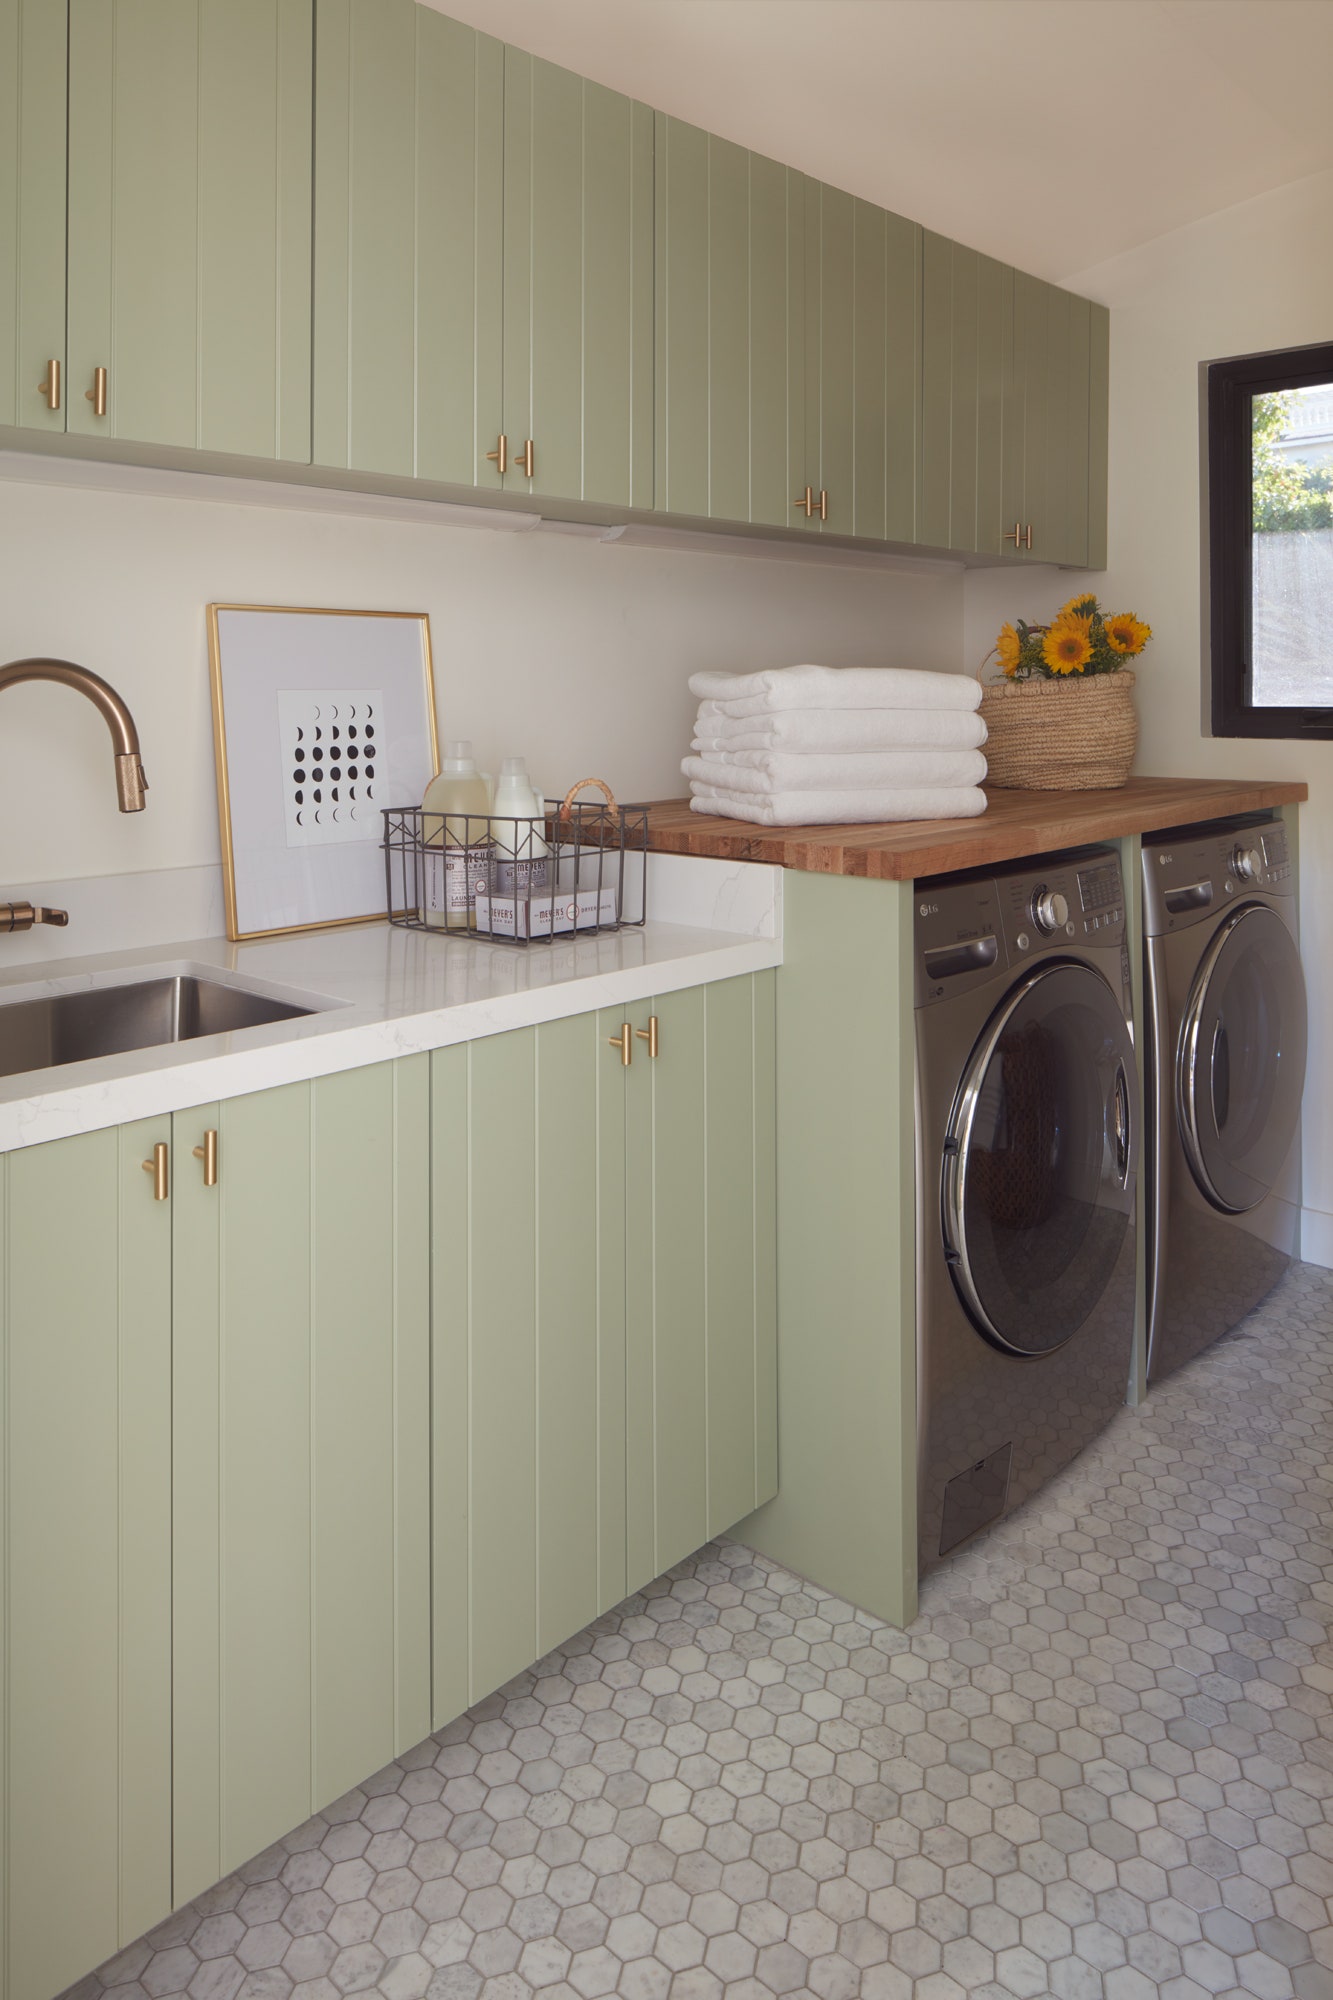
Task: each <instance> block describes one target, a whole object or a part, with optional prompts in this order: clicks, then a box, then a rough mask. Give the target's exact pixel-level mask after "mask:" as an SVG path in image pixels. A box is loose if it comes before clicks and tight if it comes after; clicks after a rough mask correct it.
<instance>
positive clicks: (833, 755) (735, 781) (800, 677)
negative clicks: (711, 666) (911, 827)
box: [681, 667, 986, 826]
mask: <svg viewBox="0 0 1333 2000" xmlns="http://www.w3.org/2000/svg"><path fill="white" fill-rule="evenodd" d="M690 691H691V693H693V694H697V695H699V696H700V697H701V699H700V702H699V714H698V718H697V720H696V722H695V725H694V744H693V749H694V755H693V756H692V757H687V758H686V759H685V761H684V763H683V764H682V765H681V769H682V770H683V771H684V773H685V776H686V777H687V778H688V779H689V781H690V791H691V793H692V794H693V796H692V798H691V800H690V804H691V807H692V809H693V811H695V812H698V813H720V814H722V815H723V816H724V817H725V818H727V819H746V820H753V821H755V822H756V823H757V824H758V825H760V826H811V825H816V824H823V825H830V824H831V825H842V824H847V823H849V822H851V821H866V820H898V819H972V818H975V816H976V815H977V814H978V813H983V812H985V810H986V795H985V793H984V792H983V791H981V789H980V786H981V781H982V779H983V778H984V777H985V775H986V759H985V758H984V757H983V756H982V754H981V745H982V744H983V743H984V742H985V740H986V725H985V723H984V722H983V721H982V719H981V717H980V716H979V715H978V714H977V712H976V711H977V709H978V707H979V705H980V702H981V688H980V686H979V685H978V683H977V682H976V681H974V680H971V679H969V678H968V676H966V675H965V674H948V673H921V672H918V671H915V670H912V669H908V668H900V667H774V668H770V669H769V670H767V671H766V672H764V673H758V674H694V675H693V676H692V677H691V680H690Z"/></svg>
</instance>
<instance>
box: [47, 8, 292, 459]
mask: <svg viewBox="0 0 1333 2000" xmlns="http://www.w3.org/2000/svg"><path fill="white" fill-rule="evenodd" d="M311 4H312V0H70V7H69V219H68V356H67V359H68V366H67V369H66V386H65V405H66V428H67V430H68V431H70V432H71V433H76V434H77V435H79V436H81V437H87V438H117V439H129V440H133V441H135V442H137V443H141V444H150V445H182V446H192V447H197V448H199V449H201V450H205V451H213V452H227V453H242V454H246V455H248V456H251V457H256V458H269V459H275V458H276V459H291V460H293V461H295V462H297V463H305V462H308V460H309V457H310V212H311V210H310V202H311V195H310V174H311V130H310V105H311V91H310V71H311V60H312V41H311V35H312V23H311ZM25 11H28V10H27V9H26V8H25ZM52 11H54V10H52ZM90 397H91V398H92V400H89V399H90ZM103 404H104V407H103Z"/></svg>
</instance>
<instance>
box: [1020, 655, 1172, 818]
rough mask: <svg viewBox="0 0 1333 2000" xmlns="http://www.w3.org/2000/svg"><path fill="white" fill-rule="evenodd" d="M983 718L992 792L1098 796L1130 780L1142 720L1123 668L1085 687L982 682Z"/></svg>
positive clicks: (1083, 684)
mask: <svg viewBox="0 0 1333 2000" xmlns="http://www.w3.org/2000/svg"><path fill="white" fill-rule="evenodd" d="M981 715H982V720H983V721H984V722H985V724H986V728H987V731H988V732H989V734H988V737H987V741H986V761H987V764H988V765H989V770H990V775H989V783H991V784H992V785H1001V786H1006V787H1008V788H1009V789H1011V790H1014V791H1024V792H1102V791H1114V790H1115V789H1116V788H1117V787H1118V786H1120V785H1123V784H1124V783H1125V782H1126V781H1127V779H1128V777H1129V767H1130V765H1131V764H1132V763H1133V762H1134V749H1135V745H1136V744H1137V742H1138V739H1139V719H1138V716H1137V714H1136V713H1135V710H1134V675H1133V672H1132V670H1131V669H1130V668H1128V667H1122V668H1121V670H1120V672H1119V673H1117V674H1093V675H1092V676H1091V678H1090V679H1088V680H1075V679H1074V678H1072V677H1071V678H1069V679H1068V680H1050V681H1048V680H1030V681H987V683H986V685H985V686H984V688H983V689H982V693H981Z"/></svg>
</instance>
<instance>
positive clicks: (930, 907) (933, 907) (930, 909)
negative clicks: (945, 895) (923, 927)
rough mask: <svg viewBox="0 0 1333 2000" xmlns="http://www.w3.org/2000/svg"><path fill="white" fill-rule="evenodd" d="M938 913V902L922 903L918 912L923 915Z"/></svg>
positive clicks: (936, 914)
mask: <svg viewBox="0 0 1333 2000" xmlns="http://www.w3.org/2000/svg"><path fill="white" fill-rule="evenodd" d="M939 913H940V906H939V904H938V903H922V904H921V906H920V909H919V912H918V914H919V915H921V916H923V917H937V916H938V915H939Z"/></svg>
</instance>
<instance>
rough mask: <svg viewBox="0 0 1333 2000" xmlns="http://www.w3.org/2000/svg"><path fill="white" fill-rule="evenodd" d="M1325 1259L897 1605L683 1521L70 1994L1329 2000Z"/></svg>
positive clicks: (1332, 1796) (86, 1999) (418, 1999)
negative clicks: (593, 1596)
mask: <svg viewBox="0 0 1333 2000" xmlns="http://www.w3.org/2000/svg"><path fill="white" fill-rule="evenodd" d="M1331 1413H1333V1275H1330V1274H1328V1273H1326V1272H1321V1271H1316V1270H1314V1269H1311V1268H1306V1267H1300V1266H1297V1267H1295V1268H1294V1269H1293V1270H1292V1271H1291V1273H1290V1274H1289V1276H1288V1277H1287V1278H1286V1280H1285V1281H1284V1282H1283V1284H1282V1285H1281V1286H1280V1287H1279V1289H1278V1291H1277V1292H1275V1293H1274V1295H1273V1296H1272V1297H1271V1298H1270V1300H1269V1301H1268V1302H1267V1303H1266V1304H1265V1305H1264V1307H1262V1308H1261V1309H1260V1310H1259V1311H1258V1312H1257V1313H1255V1314H1254V1315H1253V1316H1252V1317H1251V1318H1250V1319H1249V1320H1248V1321H1246V1322H1245V1324H1244V1325H1243V1326H1241V1327H1240V1328H1238V1329H1237V1331H1236V1332H1235V1333H1234V1334H1233V1335H1232V1336H1230V1337H1229V1338H1228V1339H1227V1340H1225V1341H1223V1342H1222V1343H1220V1344H1219V1345H1218V1346H1217V1347H1215V1348H1214V1349H1213V1350H1212V1351H1211V1352H1210V1353H1208V1354H1206V1355H1204V1356H1202V1357H1201V1358H1200V1359H1199V1360H1198V1361H1197V1362H1195V1363H1194V1364H1193V1365H1192V1366H1191V1367H1190V1368H1188V1369H1186V1370H1184V1371H1182V1373H1181V1374H1179V1375H1178V1376H1176V1377H1175V1378H1173V1379H1172V1380H1171V1381H1169V1382H1168V1383H1166V1384H1164V1385H1163V1386H1162V1387H1161V1388H1160V1389H1158V1390H1157V1391H1156V1392H1155V1393H1154V1395H1153V1397H1152V1399H1151V1401H1150V1402H1149V1403H1148V1404H1147V1405H1145V1406H1144V1407H1143V1408H1141V1409H1138V1410H1126V1411H1124V1412H1122V1413H1121V1415H1120V1416H1119V1417H1118V1418H1117V1419H1116V1421H1115V1422H1114V1423H1113V1424H1112V1426H1111V1427H1110V1429H1109V1430H1108V1431H1107V1432H1106V1433H1105V1435H1104V1436H1103V1437H1102V1438H1101V1439H1100V1440H1099V1441H1098V1442H1097V1443H1096V1444H1095V1445H1094V1446H1093V1447H1091V1448H1090V1449H1089V1450H1088V1451H1086V1452H1085V1453H1084V1454H1083V1456H1082V1457H1081V1458H1080V1459H1079V1460H1078V1461H1077V1462H1076V1463H1075V1464H1074V1465H1073V1466H1072V1467H1071V1468H1070V1469H1069V1470H1068V1471H1067V1472H1066V1473H1065V1474H1064V1475H1063V1476H1062V1477H1061V1478H1059V1479H1058V1480H1056V1481H1055V1482H1053V1483H1052V1484H1051V1485H1050V1486H1049V1487H1048V1488H1047V1489H1046V1490H1045V1492H1044V1493H1042V1494H1040V1495H1039V1496H1038V1497H1037V1498H1036V1500H1035V1501H1033V1502H1031V1503H1030V1504H1029V1505H1028V1506H1027V1507H1026V1508H1025V1509H1023V1510H1022V1511H1021V1512H1019V1513H1017V1514H1015V1515H1014V1516H1012V1517H1011V1518H1010V1519H1009V1520H1007V1521H1004V1522H1002V1523H1000V1524H999V1525H998V1526H997V1527H996V1528H995V1529H994V1530H992V1531H991V1533H990V1534H989V1535H987V1536H986V1537H985V1538H984V1539H982V1540H981V1541H979V1542H977V1543H975V1544H974V1545H973V1546H972V1547H970V1548H969V1549H967V1550H966V1551H964V1552H963V1553H962V1554H961V1555H960V1556H959V1557H958V1558H956V1559H955V1560H954V1561H953V1562H952V1563H951V1564H950V1565H949V1566H948V1567H946V1568H945V1569H943V1570H941V1571H939V1572H937V1573H936V1574H934V1575H933V1576H931V1577H930V1578H929V1579H928V1580H927V1582H926V1584H925V1586H924V1589H923V1591H922V1601H921V1612H920V1616H919V1617H918V1619H917V1621H916V1623H915V1624H914V1625H913V1626H912V1627H911V1629H910V1630H909V1631H906V1632H900V1631H896V1630H894V1629H893V1628H891V1627H889V1626H887V1625H883V1624H881V1623H880V1622H879V1621H878V1620H877V1619H875V1618H872V1617H870V1616H869V1615H868V1614H866V1613H864V1612H861V1611H858V1610H856V1609H855V1608H854V1607H852V1606H851V1605H849V1604H846V1603H842V1602H840V1601H839V1600H838V1599H836V1598H834V1597H832V1596H830V1595H829V1593H828V1592H826V1591H823V1590H821V1589H819V1588H817V1587H816V1586H815V1585H813V1584H810V1583H807V1582H805V1581H803V1580H801V1579H799V1578H797V1577H793V1576H791V1575H788V1574H787V1573H786V1572H784V1571H783V1570H781V1569H779V1568H778V1567H777V1566H776V1565H775V1564H773V1563H771V1562H769V1561H767V1560H765V1559H764V1558H762V1557H760V1556H757V1555H755V1554H754V1553H753V1552H752V1551H750V1550H748V1549H745V1548H742V1547H739V1546H738V1545H736V1544H734V1543H730V1542H726V1541H723V1542H720V1543H714V1544H712V1545H710V1546H709V1547H707V1548H705V1549H702V1550H700V1551H699V1552H698V1553H697V1554H696V1555H695V1556H694V1557H693V1558H691V1559H690V1560H689V1561H688V1562H685V1563H682V1564H680V1565H679V1566H678V1568H677V1569H675V1570H674V1571H672V1572H671V1574H670V1575H668V1576H664V1577H662V1578H660V1579H659V1580H658V1581H657V1582H656V1583H654V1584H653V1585H652V1586H650V1588H648V1589H647V1590H645V1591H643V1592H641V1593H640V1594H639V1595H637V1596H635V1597H632V1598H630V1599H629V1600H627V1602H626V1603H624V1604H622V1605H620V1606H619V1607H618V1608H617V1609H616V1610H615V1611H614V1612H613V1613H611V1614H609V1615H608V1616H607V1617H605V1618H601V1619H599V1620H598V1621H597V1623H596V1624H595V1625H593V1626H591V1627H590V1628H589V1629H588V1630H587V1631H585V1632H581V1633H580V1634H579V1635H578V1636H577V1637H576V1638H574V1639H572V1640H570V1641H569V1643H568V1644H567V1645H565V1646H562V1647H561V1648H560V1649H559V1650H558V1651H557V1652H555V1653H553V1654H552V1655H551V1656H550V1657H549V1658H547V1659H544V1660H541V1661H539V1662H538V1663H537V1664H536V1665H535V1666H534V1667H533V1668H532V1669H531V1671H530V1672H528V1673H525V1674H523V1675H521V1676H520V1677H519V1678H518V1679H517V1680H516V1681H514V1682H513V1683H511V1685H510V1686H508V1687H506V1688H503V1689H502V1690H501V1691H500V1692H499V1693H498V1694H496V1695H493V1696H492V1697H490V1699H489V1700H487V1701H484V1702H481V1703H479V1704H478V1706H477V1707H476V1708H474V1709H473V1710H472V1711H471V1712H470V1713H469V1714H467V1715H464V1716H461V1717H459V1719H458V1720H457V1721H456V1722H453V1723H450V1724H449V1726H448V1727H447V1728H445V1729H443V1730H441V1731H440V1732H439V1733H438V1735H436V1736H434V1737H432V1738H430V1739H429V1740H428V1741H427V1742H425V1743H423V1744H421V1745H419V1746H418V1747H417V1748H416V1749H414V1750H413V1751H411V1752H409V1753H408V1754H407V1755H405V1756H404V1757H402V1758H401V1759H399V1760H398V1762H397V1763H395V1764H393V1765H391V1766H390V1767H389V1768H388V1769H387V1770H386V1771H382V1772H378V1773H376V1774H375V1775H374V1776H373V1777H371V1778H368V1779H367V1781H366V1782H365V1783H364V1784H363V1785H362V1786H360V1787H358V1788H357V1790H356V1791H354V1792H352V1793H350V1794H349V1795H348V1796H347V1797H346V1798H345V1799H340V1800H338V1801H337V1802H335V1804H333V1805H331V1806H330V1807H328V1808H326V1810H325V1811H324V1812H323V1813H320V1814H318V1815H317V1816H316V1817H315V1818H314V1819H313V1820H311V1821H310V1822H309V1823H308V1824H307V1825H306V1826H304V1827H300V1828H298V1829H296V1830H295V1831H294V1832H293V1833H292V1834H291V1835H290V1836H289V1837H288V1838H287V1839H286V1840H284V1841H281V1842H279V1843H278V1844H277V1846H276V1847H274V1848H273V1849H271V1850H270V1851H269V1852H268V1853H267V1854H265V1855H261V1856H258V1857H256V1859H255V1860H254V1861H253V1862H250V1863H248V1864H247V1865H246V1866H245V1867H244V1868H243V1869H241V1870H239V1871H238V1873H237V1875H236V1876H234V1877H232V1878H230V1879H229V1881H227V1882H224V1883H221V1884H219V1885H218V1887H217V1888H216V1889H213V1890H210V1891H209V1892H208V1893H207V1895H205V1896H203V1897H201V1898H199V1900H198V1901H197V1902H196V1903H195V1904H193V1905H191V1906H190V1907H189V1908H188V1909H186V1910H184V1911H178V1912H177V1913H176V1914H175V1915H174V1916H173V1917H172V1918H171V1919H170V1920H169V1921H168V1922H167V1923H166V1924H164V1925H162V1926H160V1927H159V1929H158V1930H157V1931H155V1932H153V1933H151V1934H150V1935H149V1936H148V1937H146V1938H145V1939H143V1940H141V1941H140V1942H139V1943H138V1944H136V1945H133V1946H131V1947H130V1948H129V1949H128V1950H126V1951H124V1952H122V1953H120V1954H119V1956H118V1957H117V1958H115V1959H113V1960H112V1961H110V1963H108V1964H107V1965H105V1966H103V1967H102V1968H101V1969H100V1971H98V1972H96V1973H93V1974H91V1975H90V1976H89V1977H88V1978H87V1979H85V1980H83V1981H82V1982H80V1984H79V1985H78V1986H77V1987H75V1988H72V1989H71V1991H70V1995H69V1996H68V2000H341V1996H345V1995H351V1994H356V1993H373V1994H379V1995H384V1996H386V2000H521V1996H524V1995H528V1994H537V1995H544V1996H549V2000H598V1996H600V1995H617V1996H621V2000H722V1997H723V1996H727V2000H777V1996H781V1995H787V1994H814V1995H816V1996H819V2000H861V1997H862V1996H863V1997H864V2000H966V1996H972V1995H975V1996H978V2000H1046V1996H1054V2000H1152V1996H1157V1995H1160V1996H1162V2000H1206V1996H1213V1995H1216V1996H1222V2000H1240V1996H1243V1995H1248V1996H1254V2000H1333V1908H1331V1907H1330V1898H1333V1650H1331V1649H1330V1647H1329V1625H1330V1621H1331V1620H1333V1533H1331V1531H1333V1426H1331V1425H1330V1415H1331Z"/></svg>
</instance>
